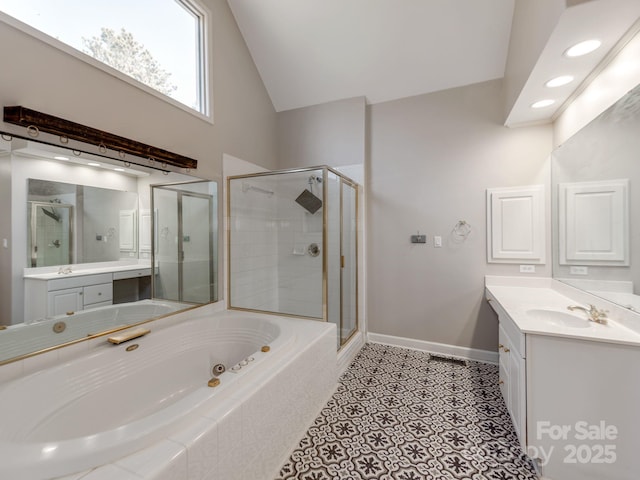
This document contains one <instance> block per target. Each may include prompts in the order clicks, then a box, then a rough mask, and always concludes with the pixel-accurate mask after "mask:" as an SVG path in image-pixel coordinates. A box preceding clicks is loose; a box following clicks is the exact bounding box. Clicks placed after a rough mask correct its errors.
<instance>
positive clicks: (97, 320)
mask: <svg viewBox="0 0 640 480" xmlns="http://www.w3.org/2000/svg"><path fill="white" fill-rule="evenodd" d="M187 307H191V305H187V304H183V303H177V302H170V301H165V300H140V301H138V302H130V303H120V304H116V305H106V306H103V307H96V308H89V309H87V310H80V311H78V312H75V313H74V314H73V315H65V314H62V315H56V316H55V317H51V318H47V319H44V320H40V321H37V322H31V323H27V324H24V323H21V324H17V325H11V326H9V327H8V328H7V329H6V330H2V331H0V339H2V344H3V348H2V351H0V361H3V360H8V359H10V358H14V357H18V356H20V355H22V354H24V353H25V352H29V353H30V352H37V351H39V350H44V349H45V348H49V347H53V346H56V345H60V344H63V343H66V342H70V341H73V340H76V339H78V338H83V337H86V336H88V335H92V334H95V333H100V332H103V331H105V330H110V329H112V328H115V327H119V326H124V325H131V324H133V323H137V322H140V321H143V320H146V319H150V318H157V317H161V316H163V315H168V314H170V313H174V312H176V311H178V310H182V309H184V308H187ZM59 321H64V323H65V325H66V328H65V330H64V331H63V332H61V333H58V334H56V335H51V329H52V327H53V325H54V324H55V323H56V322H59Z"/></svg>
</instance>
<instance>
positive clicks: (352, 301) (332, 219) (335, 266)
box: [327, 172, 358, 347]
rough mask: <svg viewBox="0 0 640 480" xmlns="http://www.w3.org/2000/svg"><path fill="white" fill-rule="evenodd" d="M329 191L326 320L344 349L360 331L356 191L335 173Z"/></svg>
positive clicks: (330, 176)
mask: <svg viewBox="0 0 640 480" xmlns="http://www.w3.org/2000/svg"><path fill="white" fill-rule="evenodd" d="M327 188H328V193H327V196H328V197H329V202H328V203H329V205H328V208H327V276H328V282H327V310H328V316H327V320H328V321H329V322H332V323H335V324H336V326H337V327H338V338H337V343H338V347H341V346H342V345H344V344H345V343H346V342H347V341H348V340H349V338H350V337H351V335H352V334H353V333H354V332H355V331H356V330H357V328H358V315H357V312H358V303H357V258H358V254H357V244H356V238H357V237H356V233H357V198H356V196H357V190H356V186H355V184H352V183H351V182H349V181H347V180H346V179H344V178H342V177H340V176H338V175H336V174H334V173H333V172H328V175H327Z"/></svg>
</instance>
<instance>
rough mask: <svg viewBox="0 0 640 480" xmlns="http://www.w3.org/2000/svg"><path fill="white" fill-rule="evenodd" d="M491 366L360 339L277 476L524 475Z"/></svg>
mask: <svg viewBox="0 0 640 480" xmlns="http://www.w3.org/2000/svg"><path fill="white" fill-rule="evenodd" d="M497 380H498V372H497V366H495V365H487V364H482V363H476V362H468V364H467V366H461V365H456V364H451V363H442V362H436V361H429V354H428V353H425V352H419V351H414V350H407V349H403V348H397V347H389V346H386V345H379V344H367V345H365V346H364V347H363V349H362V350H361V351H360V352H359V353H358V355H357V356H356V358H355V360H354V361H353V363H352V364H351V365H350V367H349V368H348V369H347V371H346V372H345V373H344V375H343V376H342V378H341V379H340V383H339V385H338V388H337V390H336V392H335V393H334V395H333V396H332V398H331V399H330V400H329V402H328V403H327V405H326V406H325V407H324V408H323V410H322V412H321V414H320V415H319V416H318V418H317V419H316V420H315V422H314V424H313V425H312V426H311V427H310V428H309V430H308V431H307V433H306V435H305V436H304V438H303V439H302V440H301V441H300V443H299V445H298V447H297V448H296V449H295V450H294V451H293V453H292V454H291V457H290V458H289V460H288V461H287V462H286V463H285V464H284V465H283V467H282V469H281V471H280V476H279V477H278V478H277V480H369V479H376V480H444V479H471V480H485V479H486V480H516V479H517V480H533V479H536V478H537V477H536V475H535V473H534V471H533V470H532V469H531V467H530V466H529V464H528V463H527V461H526V459H525V458H523V456H522V455H521V453H520V448H519V447H518V446H517V439H516V435H515V432H514V431H513V427H512V425H511V420H510V418H509V414H508V412H507V410H506V407H505V405H504V402H503V400H502V397H501V396H500V391H499V389H498V386H497Z"/></svg>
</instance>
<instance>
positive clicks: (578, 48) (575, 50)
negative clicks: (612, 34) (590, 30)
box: [564, 40, 602, 57]
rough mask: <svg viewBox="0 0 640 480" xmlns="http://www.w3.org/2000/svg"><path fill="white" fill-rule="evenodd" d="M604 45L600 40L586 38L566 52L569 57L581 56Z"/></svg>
mask: <svg viewBox="0 0 640 480" xmlns="http://www.w3.org/2000/svg"><path fill="white" fill-rule="evenodd" d="M600 45H602V42H601V41H600V40H585V41H584V42H580V43H576V44H575V45H574V46H573V47H570V48H568V49H567V50H566V51H565V52H564V54H565V55H566V56H567V57H580V56H582V55H586V54H587V53H591V52H593V51H594V50H596V49H598V48H599V47H600Z"/></svg>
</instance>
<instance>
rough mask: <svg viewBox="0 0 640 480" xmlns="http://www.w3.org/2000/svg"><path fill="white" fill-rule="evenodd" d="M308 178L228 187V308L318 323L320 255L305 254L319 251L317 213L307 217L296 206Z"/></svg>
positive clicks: (256, 180) (245, 181)
mask: <svg viewBox="0 0 640 480" xmlns="http://www.w3.org/2000/svg"><path fill="white" fill-rule="evenodd" d="M312 173H313V172H297V173H287V174H281V175H273V176H265V177H251V178H246V179H234V180H232V181H231V196H230V207H231V208H230V217H229V225H230V226H229V228H230V230H231V249H230V250H231V254H230V262H231V265H230V269H231V270H230V271H231V276H230V282H231V296H230V299H231V302H230V305H231V306H232V307H241V308H250V309H257V310H265V311H273V312H280V313H289V314H294V315H301V316H310V317H318V318H320V317H322V252H321V254H320V255H318V256H317V257H312V256H310V255H309V254H308V253H307V248H308V247H309V245H310V244H311V243H317V244H318V246H319V247H320V248H321V249H322V209H320V210H318V211H317V212H316V213H314V214H311V213H309V212H307V211H306V210H305V209H304V208H302V207H301V206H300V205H298V204H297V203H296V202H295V199H296V198H297V196H298V195H299V194H300V193H301V192H302V191H303V190H304V189H305V188H307V187H308V183H307V181H308V178H309V176H310V175H311V174H312ZM316 174H318V175H319V174H320V173H319V172H316ZM243 184H244V188H243ZM251 187H257V188H259V189H261V190H257V189H253V188H251ZM265 191H266V192H274V193H273V194H269V193H265ZM314 194H315V195H317V196H319V197H321V196H322V195H321V186H319V185H318V186H314Z"/></svg>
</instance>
